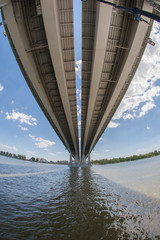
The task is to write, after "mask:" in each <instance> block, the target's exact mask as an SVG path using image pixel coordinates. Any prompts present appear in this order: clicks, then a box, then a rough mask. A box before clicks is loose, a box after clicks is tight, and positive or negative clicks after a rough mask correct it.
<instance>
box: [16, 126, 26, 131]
mask: <svg viewBox="0 0 160 240" xmlns="http://www.w3.org/2000/svg"><path fill="white" fill-rule="evenodd" d="M18 127H19V128H20V129H21V130H22V131H28V128H26V127H22V126H21V125H18Z"/></svg>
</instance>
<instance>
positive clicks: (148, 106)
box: [138, 102, 156, 117]
mask: <svg viewBox="0 0 160 240" xmlns="http://www.w3.org/2000/svg"><path fill="white" fill-rule="evenodd" d="M155 106H156V105H155V104H154V103H153V102H147V103H146V104H145V105H143V107H142V108H141V110H140V113H139V116H138V117H142V116H144V115H145V114H147V113H148V111H149V110H151V109H152V108H154V107H155Z"/></svg>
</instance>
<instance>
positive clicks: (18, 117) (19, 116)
mask: <svg viewBox="0 0 160 240" xmlns="http://www.w3.org/2000/svg"><path fill="white" fill-rule="evenodd" d="M6 119H7V120H10V119H11V120H15V121H19V122H20V123H21V124H22V123H26V124H28V125H30V126H33V125H37V119H36V118H33V117H32V116H31V115H27V114H25V113H20V112H15V111H14V110H12V113H8V112H6Z"/></svg>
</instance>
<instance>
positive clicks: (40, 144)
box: [28, 134, 55, 151]
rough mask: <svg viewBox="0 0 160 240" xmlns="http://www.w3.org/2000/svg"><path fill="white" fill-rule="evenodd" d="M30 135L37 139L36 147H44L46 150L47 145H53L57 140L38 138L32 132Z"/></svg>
mask: <svg viewBox="0 0 160 240" xmlns="http://www.w3.org/2000/svg"><path fill="white" fill-rule="evenodd" d="M28 136H29V137H30V138H31V139H33V140H34V141H35V145H36V147H38V148H44V150H45V151H46V148H47V147H52V146H53V145H54V144H55V142H52V141H50V140H45V139H43V138H36V137H35V136H32V135H31V134H29V135H28ZM47 151H48V150H47Z"/></svg>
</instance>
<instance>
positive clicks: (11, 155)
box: [0, 151, 68, 165]
mask: <svg viewBox="0 0 160 240" xmlns="http://www.w3.org/2000/svg"><path fill="white" fill-rule="evenodd" d="M0 156H3V157H8V158H13V159H16V160H23V161H28V162H36V163H45V164H58V165H68V161H65V160H64V161H56V162H53V161H48V160H46V159H44V158H34V157H31V158H30V159H27V158H26V156H25V155H20V154H18V155H16V154H13V153H9V152H4V151H0Z"/></svg>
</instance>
